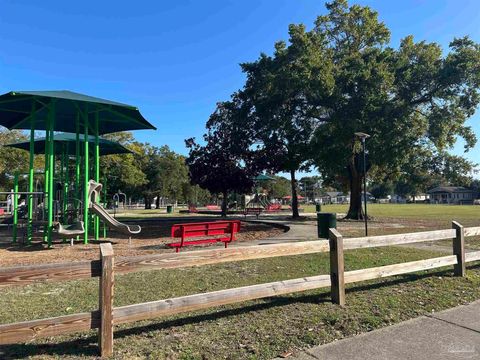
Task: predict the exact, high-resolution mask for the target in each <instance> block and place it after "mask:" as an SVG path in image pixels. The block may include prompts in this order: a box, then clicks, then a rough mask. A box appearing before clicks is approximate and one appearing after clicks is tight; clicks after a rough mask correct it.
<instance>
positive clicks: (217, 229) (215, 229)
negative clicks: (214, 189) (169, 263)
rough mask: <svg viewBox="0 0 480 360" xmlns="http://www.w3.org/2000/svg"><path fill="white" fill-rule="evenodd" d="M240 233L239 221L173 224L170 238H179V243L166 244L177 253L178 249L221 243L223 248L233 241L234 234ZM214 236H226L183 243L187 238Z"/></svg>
mask: <svg viewBox="0 0 480 360" xmlns="http://www.w3.org/2000/svg"><path fill="white" fill-rule="evenodd" d="M239 231H240V220H225V221H212V222H198V223H187V224H175V225H173V226H172V235H171V236H172V238H174V239H175V238H180V239H181V240H180V242H174V243H170V244H167V246H168V247H172V248H175V252H179V251H180V248H182V247H184V246H187V245H197V244H208V243H215V242H223V243H224V244H225V247H227V246H228V243H230V242H232V241H233V240H235V234H236V233H237V232H239ZM214 235H228V236H226V237H215V238H209V239H197V240H190V241H185V239H188V238H194V237H207V236H214Z"/></svg>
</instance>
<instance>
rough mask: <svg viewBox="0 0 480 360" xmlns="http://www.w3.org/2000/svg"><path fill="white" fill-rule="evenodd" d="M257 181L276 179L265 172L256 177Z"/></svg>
mask: <svg viewBox="0 0 480 360" xmlns="http://www.w3.org/2000/svg"><path fill="white" fill-rule="evenodd" d="M254 180H255V181H268V180H275V178H273V177H271V176H268V175H264V174H260V175H258V176H256V177H255V178H254Z"/></svg>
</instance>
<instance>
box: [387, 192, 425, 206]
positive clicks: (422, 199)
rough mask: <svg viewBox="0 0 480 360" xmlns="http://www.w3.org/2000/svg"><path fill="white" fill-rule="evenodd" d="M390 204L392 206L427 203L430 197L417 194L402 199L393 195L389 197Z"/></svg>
mask: <svg viewBox="0 0 480 360" xmlns="http://www.w3.org/2000/svg"><path fill="white" fill-rule="evenodd" d="M389 197H390V202H391V203H392V204H406V203H407V202H408V203H415V202H420V203H421V202H427V201H428V200H429V199H430V195H428V194H419V195H416V196H406V197H403V196H401V195H397V194H393V195H391V196H390V195H389Z"/></svg>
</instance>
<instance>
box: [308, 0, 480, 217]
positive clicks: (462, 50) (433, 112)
mask: <svg viewBox="0 0 480 360" xmlns="http://www.w3.org/2000/svg"><path fill="white" fill-rule="evenodd" d="M327 9H328V10H329V13H328V14H327V15H324V16H319V17H318V18H317V20H316V23H315V27H314V29H313V30H312V33H315V34H318V36H319V37H320V38H323V39H325V41H326V45H325V46H326V50H325V51H324V52H323V56H328V57H329V58H330V59H331V61H332V64H333V67H332V71H333V72H332V76H333V78H334V83H335V85H334V89H333V91H332V93H331V95H330V96H326V97H324V98H322V99H320V101H319V102H318V106H320V107H321V108H323V109H324V111H323V113H324V114H327V115H328V116H327V117H326V118H325V119H323V121H321V125H320V126H318V127H317V129H316V134H315V138H314V141H313V142H312V144H313V145H314V147H315V153H314V154H315V160H316V164H317V166H318V168H319V170H320V172H321V173H322V175H323V176H324V177H326V178H327V179H328V178H330V179H337V180H338V178H340V179H343V181H345V182H348V184H349V187H350V191H351V199H350V200H351V201H350V209H349V211H348V215H347V217H348V218H354V219H361V218H363V213H362V207H361V199H360V194H361V184H362V173H361V171H358V166H356V161H355V159H356V158H357V156H356V155H357V154H358V153H359V152H360V151H361V149H360V146H359V145H360V144H359V142H358V141H355V139H354V133H355V132H359V131H361V132H365V133H368V134H370V135H371V138H370V139H368V140H367V144H368V148H369V150H370V152H369V154H370V156H369V160H370V163H371V164H372V171H375V172H376V174H377V175H378V174H380V173H384V174H385V176H392V175H395V174H398V173H399V172H400V171H401V169H402V167H404V166H405V165H406V164H407V161H408V159H409V158H410V156H409V154H411V152H412V151H416V149H418V148H419V147H423V146H427V147H433V148H434V149H435V150H436V151H443V150H445V149H448V148H449V147H450V146H452V145H453V144H454V143H455V141H456V139H457V137H462V138H464V139H465V141H466V148H467V149H468V148H470V147H472V146H473V145H474V144H475V141H476V138H475V135H474V134H473V132H472V130H471V129H470V128H469V127H468V126H466V125H465V121H466V120H467V119H468V118H469V117H470V116H471V115H473V113H474V112H475V109H476V107H477V106H478V104H479V100H480V96H479V86H480V46H479V45H478V44H476V43H474V42H473V41H471V40H470V39H468V38H462V39H454V40H453V41H452V42H451V43H450V46H449V52H447V54H446V55H443V53H442V48H441V47H440V46H439V45H438V44H436V43H426V42H424V41H421V42H415V41H414V39H413V37H411V36H408V37H406V38H405V39H403V40H402V41H401V44H400V47H399V48H398V49H394V48H391V47H389V46H388V44H389V40H390V32H389V30H388V29H387V27H386V26H385V24H384V23H382V22H380V21H379V20H378V17H377V13H376V12H375V11H373V10H371V9H370V8H368V7H362V6H359V5H353V6H351V7H349V6H348V4H347V1H346V0H336V1H333V2H331V3H328V4H327ZM319 51H323V49H319Z"/></svg>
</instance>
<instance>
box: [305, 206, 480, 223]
mask: <svg viewBox="0 0 480 360" xmlns="http://www.w3.org/2000/svg"><path fill="white" fill-rule="evenodd" d="M302 208H304V209H305V212H315V206H314V205H307V206H302ZM347 211H348V205H324V206H322V212H335V213H343V214H345V213H347ZM367 211H368V213H369V215H372V216H373V217H379V218H382V217H400V218H422V219H437V220H438V219H447V220H451V219H454V218H462V219H479V218H480V206H474V205H433V204H368V205H367Z"/></svg>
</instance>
